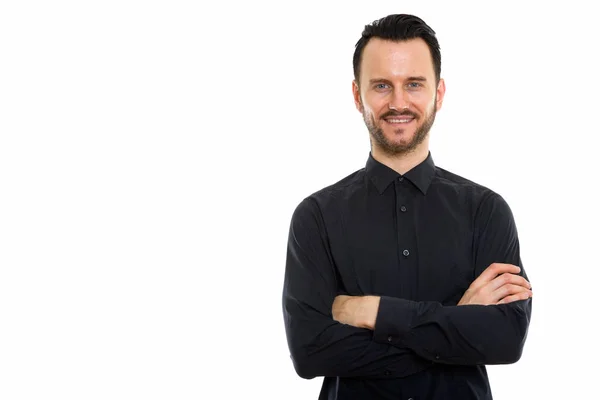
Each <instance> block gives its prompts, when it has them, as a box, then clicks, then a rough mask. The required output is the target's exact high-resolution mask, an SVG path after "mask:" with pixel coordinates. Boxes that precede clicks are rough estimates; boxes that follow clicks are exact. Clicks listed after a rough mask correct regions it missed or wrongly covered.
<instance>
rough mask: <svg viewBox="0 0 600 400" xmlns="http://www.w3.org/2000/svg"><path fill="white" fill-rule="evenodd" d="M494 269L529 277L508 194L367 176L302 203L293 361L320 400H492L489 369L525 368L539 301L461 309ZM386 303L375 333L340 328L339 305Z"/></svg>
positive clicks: (291, 283)
mask: <svg viewBox="0 0 600 400" xmlns="http://www.w3.org/2000/svg"><path fill="white" fill-rule="evenodd" d="M493 263H507V264H514V265H517V266H519V267H521V272H520V275H521V276H524V277H525V278H527V275H526V274H525V271H524V269H523V265H522V262H521V257H520V254H519V239H518V235H517V228H516V225H515V221H514V218H513V214H512V212H511V209H510V207H509V206H508V204H507V202H506V201H505V200H504V198H503V197H501V195H499V194H498V193H496V192H494V191H493V190H491V189H489V188H486V187H484V186H482V185H480V184H477V183H475V182H472V181H470V180H468V179H466V178H463V177H461V176H458V175H456V174H453V173H451V172H449V171H447V170H444V169H442V168H440V167H437V166H436V165H435V164H434V162H433V158H432V155H431V153H429V154H428V156H427V159H426V160H424V161H423V162H422V163H420V164H419V165H417V166H416V167H414V168H413V169H411V170H410V171H408V172H406V173H405V174H403V175H401V174H398V173H397V172H395V171H394V170H393V169H391V168H389V167H387V166H385V165H384V164H382V163H380V162H378V161H377V160H375V159H374V158H373V156H372V154H369V157H368V160H367V163H366V166H365V167H364V168H361V169H360V170H358V171H355V172H354V173H352V174H350V175H349V176H347V177H345V178H344V179H342V180H340V181H339V182H337V183H335V184H332V185H331V186H328V187H326V188H323V189H321V190H319V191H317V192H315V193H313V194H311V195H309V196H307V197H306V198H304V199H303V200H302V201H301V202H299V204H298V206H297V207H296V209H295V211H294V212H293V215H292V218H291V225H290V231H289V239H288V248H287V260H286V266H285V277H284V285H283V316H284V323H285V329H286V335H287V341H288V345H289V350H290V354H291V359H292V362H293V365H294V368H295V370H296V372H297V374H298V375H299V376H300V377H302V378H305V379H313V378H315V377H323V384H322V389H321V392H320V396H319V399H320V400H325V399H329V400H334V399H336V400H349V399H395V400H397V399H405V400H409V399H413V400H422V399H428V400H442V399H443V400H448V399H461V400H469V399H492V392H491V388H490V385H489V381H488V377H487V372H486V367H485V366H486V365H491V364H510V363H514V362H516V361H517V360H519V359H520V357H521V354H522V351H523V346H524V343H525V340H526V337H527V331H528V327H529V320H530V317H531V299H528V300H522V301H516V302H512V303H509V304H497V305H487V306H486V305H460V306H458V305H457V304H458V302H459V300H460V299H461V297H462V296H463V294H464V293H465V291H466V290H467V288H468V287H469V285H470V284H471V283H472V282H473V281H474V280H475V279H476V278H477V277H478V276H479V274H481V272H483V271H484V270H485V269H486V268H487V267H488V266H490V265H491V264H493ZM340 294H345V295H351V296H363V295H375V296H380V304H379V310H378V312H377V316H376V322H375V328H374V330H369V329H364V328H358V327H354V326H351V325H346V324H342V323H340V322H337V321H335V320H334V319H333V316H332V304H333V301H334V298H335V297H336V296H337V295H340Z"/></svg>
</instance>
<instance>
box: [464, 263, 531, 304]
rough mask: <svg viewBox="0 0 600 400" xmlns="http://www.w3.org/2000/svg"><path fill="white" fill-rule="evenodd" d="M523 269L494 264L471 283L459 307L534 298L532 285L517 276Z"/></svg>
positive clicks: (509, 265)
mask: <svg viewBox="0 0 600 400" xmlns="http://www.w3.org/2000/svg"><path fill="white" fill-rule="evenodd" d="M520 271H521V268H519V267H517V266H516V265H511V264H501V263H494V264H492V265H490V266H489V267H487V268H486V269H485V271H483V272H482V273H481V275H480V276H479V277H478V278H477V279H475V280H474V281H473V283H471V286H469V288H468V289H467V291H466V292H465V294H464V295H463V297H462V298H461V299H460V301H459V302H458V305H459V306H462V305H467V304H481V305H486V306H487V305H490V304H507V303H512V302H513V301H518V300H525V299H528V298H530V297H531V296H533V292H532V291H531V285H530V284H529V282H527V280H526V279H525V278H523V277H522V276H519V275H517V274H518V273H519V272H520Z"/></svg>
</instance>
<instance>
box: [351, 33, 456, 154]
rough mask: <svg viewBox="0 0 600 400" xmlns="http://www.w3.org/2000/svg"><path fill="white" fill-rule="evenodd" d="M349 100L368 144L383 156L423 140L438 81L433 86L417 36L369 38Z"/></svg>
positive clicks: (440, 88) (438, 98) (438, 94)
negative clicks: (360, 118)
mask: <svg viewBox="0 0 600 400" xmlns="http://www.w3.org/2000/svg"><path fill="white" fill-rule="evenodd" d="M359 79H360V87H359V86H358V85H357V83H356V82H353V85H352V89H353V93H354V102H355V104H356V108H357V109H358V110H359V111H360V112H361V113H362V114H363V118H364V120H365V124H366V125H367V128H368V130H369V133H370V135H371V143H372V144H373V146H376V147H377V148H379V149H380V150H382V151H383V152H385V153H386V154H388V155H392V156H393V155H398V154H405V153H408V152H411V151H413V150H415V149H417V148H418V147H419V145H420V144H421V143H423V142H424V141H425V139H427V136H428V133H429V130H430V128H431V126H432V125H433V121H434V120H435V114H436V112H437V111H438V110H439V109H440V108H441V106H442V100H443V98H444V93H445V85H444V81H443V80H440V83H439V84H437V85H436V81H435V72H434V68H433V61H432V58H431V53H430V52H429V47H427V44H426V43H425V41H424V40H422V39H420V38H419V39H411V40H407V41H402V42H393V41H389V40H383V39H379V38H373V39H371V40H369V43H368V44H367V45H366V46H365V48H364V50H363V55H362V62H361V67H360V78H359Z"/></svg>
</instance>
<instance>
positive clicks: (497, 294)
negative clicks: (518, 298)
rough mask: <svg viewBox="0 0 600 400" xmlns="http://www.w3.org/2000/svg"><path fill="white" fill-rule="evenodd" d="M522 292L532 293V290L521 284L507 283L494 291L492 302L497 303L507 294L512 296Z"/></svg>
mask: <svg viewBox="0 0 600 400" xmlns="http://www.w3.org/2000/svg"><path fill="white" fill-rule="evenodd" d="M520 293H529V294H531V290H529V289H528V288H525V287H523V286H520V285H513V284H510V283H509V284H506V285H502V286H500V287H499V288H498V289H496V290H494V291H493V292H492V302H493V303H495V302H497V301H499V300H501V299H503V298H505V297H507V296H512V295H515V294H520Z"/></svg>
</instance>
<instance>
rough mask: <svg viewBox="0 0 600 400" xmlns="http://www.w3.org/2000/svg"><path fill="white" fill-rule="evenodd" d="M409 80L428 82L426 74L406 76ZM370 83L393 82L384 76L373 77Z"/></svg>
mask: <svg viewBox="0 0 600 400" xmlns="http://www.w3.org/2000/svg"><path fill="white" fill-rule="evenodd" d="M406 80H407V81H418V82H427V78H425V77H424V76H409V77H408V78H406ZM369 83H370V84H371V85H372V84H374V83H389V84H391V83H392V82H391V81H389V80H387V79H384V78H378V79H371V80H369Z"/></svg>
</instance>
